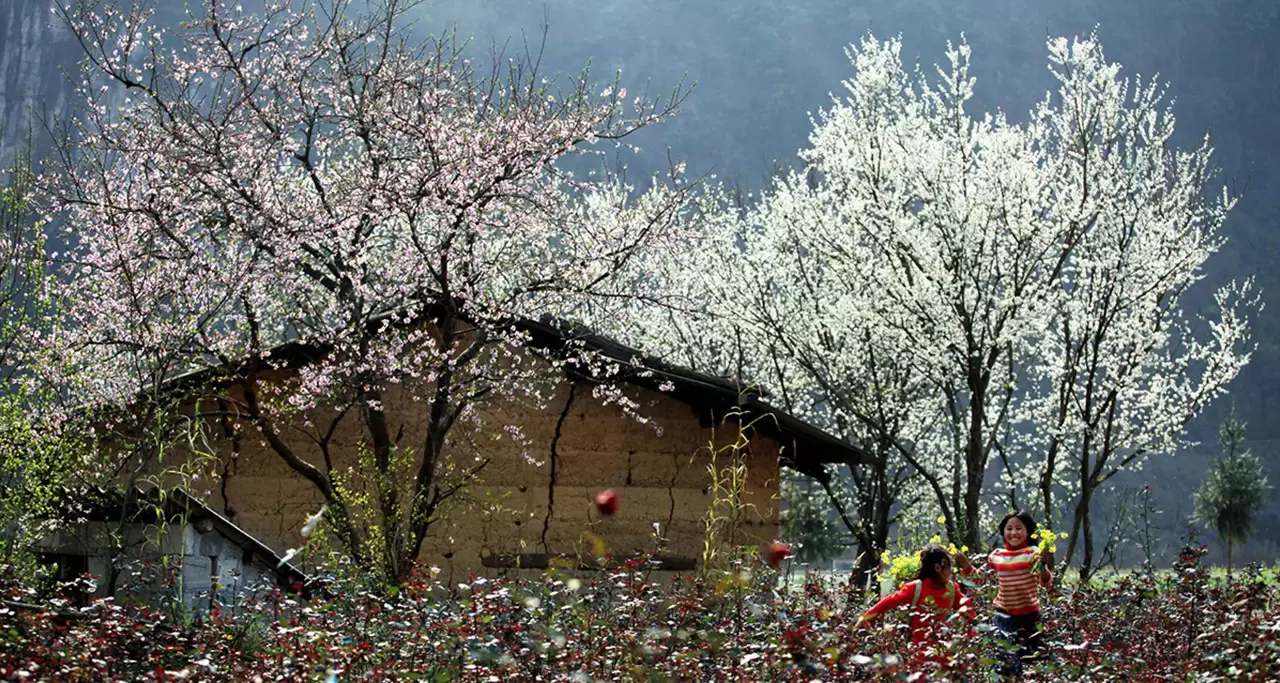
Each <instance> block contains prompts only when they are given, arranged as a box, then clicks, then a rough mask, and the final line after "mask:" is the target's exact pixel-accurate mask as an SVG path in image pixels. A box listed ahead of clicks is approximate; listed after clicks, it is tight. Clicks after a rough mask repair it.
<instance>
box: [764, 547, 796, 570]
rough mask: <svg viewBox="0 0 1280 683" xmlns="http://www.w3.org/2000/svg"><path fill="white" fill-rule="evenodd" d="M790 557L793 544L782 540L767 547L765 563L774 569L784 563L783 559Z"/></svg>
mask: <svg viewBox="0 0 1280 683" xmlns="http://www.w3.org/2000/svg"><path fill="white" fill-rule="evenodd" d="M788 557H791V546H790V545H788V544H786V543H783V542H782V541H774V542H773V543H770V544H769V547H768V548H765V551H764V561H765V564H768V565H769V566H770V567H773V568H774V569H777V568H778V565H780V564H782V561H783V560H785V559H787V558H788Z"/></svg>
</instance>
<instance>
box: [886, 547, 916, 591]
mask: <svg viewBox="0 0 1280 683" xmlns="http://www.w3.org/2000/svg"><path fill="white" fill-rule="evenodd" d="M880 566H881V567H882V568H883V569H884V571H883V573H881V574H880V576H879V577H878V578H879V579H880V580H881V581H888V580H890V579H892V580H893V585H894V586H895V587H896V586H901V585H902V584H904V583H906V582H908V581H910V580H912V579H914V578H916V574H918V573H919V572H920V555H919V553H914V552H910V551H908V552H904V553H903V554H901V555H894V554H893V553H891V552H889V551H888V550H885V551H884V552H883V553H880Z"/></svg>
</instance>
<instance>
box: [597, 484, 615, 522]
mask: <svg viewBox="0 0 1280 683" xmlns="http://www.w3.org/2000/svg"><path fill="white" fill-rule="evenodd" d="M596 509H597V510H599V511H600V514H602V515H604V516H605V517H610V516H612V515H613V513H615V512H617V511H618V494H616V493H614V492H613V489H605V490H603V491H601V492H600V493H597V494H596Z"/></svg>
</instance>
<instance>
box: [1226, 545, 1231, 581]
mask: <svg viewBox="0 0 1280 683" xmlns="http://www.w3.org/2000/svg"><path fill="white" fill-rule="evenodd" d="M1227 583H1231V537H1230V536H1228V537H1227Z"/></svg>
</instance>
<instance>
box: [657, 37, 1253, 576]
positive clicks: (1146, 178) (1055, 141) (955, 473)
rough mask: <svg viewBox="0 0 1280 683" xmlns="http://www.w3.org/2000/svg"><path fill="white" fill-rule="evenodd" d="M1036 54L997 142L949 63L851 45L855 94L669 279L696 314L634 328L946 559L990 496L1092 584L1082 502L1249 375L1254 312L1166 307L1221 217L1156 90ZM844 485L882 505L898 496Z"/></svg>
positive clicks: (1224, 302) (1061, 48) (820, 121)
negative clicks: (935, 516)
mask: <svg viewBox="0 0 1280 683" xmlns="http://www.w3.org/2000/svg"><path fill="white" fill-rule="evenodd" d="M1048 48H1049V57H1050V67H1051V72H1052V73H1053V75H1054V76H1055V78H1056V79H1057V82H1058V87H1057V90H1056V91H1054V92H1052V93H1049V94H1048V95H1047V96H1046V97H1045V99H1044V100H1043V101H1042V102H1040V103H1039V104H1038V105H1037V106H1036V107H1035V108H1033V109H1032V111H1031V112H1030V115H1029V117H1028V119H1027V120H1026V121H1025V122H1024V123H1014V122H1011V121H1010V120H1008V119H1007V118H1006V116H1005V115H1004V114H1002V113H996V114H989V115H986V116H983V117H981V118H975V117H973V116H971V115H970V114H969V112H968V111H967V110H966V106H967V104H968V103H969V101H970V99H971V97H972V95H973V92H974V90H973V89H974V84H975V79H974V78H973V77H972V76H971V75H970V72H969V58H970V48H969V47H968V45H966V44H963V43H962V44H960V45H959V46H949V48H948V50H947V57H948V61H949V63H948V65H947V66H945V67H942V68H939V69H938V70H937V77H936V78H931V77H929V76H928V75H926V74H925V73H924V72H923V71H921V70H919V69H916V70H912V69H909V68H907V67H905V66H904V65H903V63H902V59H901V42H900V40H898V39H892V40H888V41H879V40H877V39H875V38H874V37H873V36H867V37H866V38H864V39H863V40H862V41H861V42H860V43H859V44H857V45H855V46H852V47H850V48H849V52H848V54H849V58H850V60H851V62H852V64H853V67H854V75H853V77H852V78H850V79H849V80H848V81H846V82H845V83H844V85H845V89H846V93H845V96H844V97H839V98H834V101H833V103H832V106H831V107H830V108H829V109H827V110H825V111H822V112H821V113H820V114H819V115H817V116H816V117H815V118H814V129H813V133H812V134H811V136H810V143H811V145H810V147H809V148H807V149H805V150H803V151H802V152H801V155H800V161H801V164H800V167H799V168H797V169H795V170H792V171H790V172H787V173H784V174H782V175H781V176H780V177H778V178H776V179H775V181H774V182H773V184H772V185H771V186H770V187H769V188H767V189H766V191H765V192H764V193H763V194H762V196H760V197H759V198H758V201H754V202H748V203H747V206H746V207H745V208H743V209H737V208H734V207H733V206H732V203H731V202H724V203H723V206H722V211H721V212H720V213H718V214H713V215H712V216H711V217H710V218H708V219H707V220H706V221H705V223H706V225H707V226H709V229H708V237H707V239H708V240H709V242H710V244H709V245H707V246H705V247H704V248H702V249H696V250H695V249H690V250H687V251H688V252H689V253H691V254H694V255H695V257H694V258H692V259H691V260H690V262H689V263H688V264H687V265H686V266H683V272H680V269H679V268H675V267H674V266H673V270H672V271H671V274H670V275H669V277H670V278H671V279H672V281H673V282H676V283H678V284H675V285H673V286H672V291H684V292H685V293H686V295H687V296H688V297H689V300H691V301H698V302H701V303H702V315H701V316H693V317H690V316H679V317H677V316H670V315H666V314H664V313H662V312H658V313H654V314H646V315H649V316H650V317H646V318H643V319H644V320H645V322H644V324H643V325H642V327H643V328H645V329H646V330H662V332H660V333H657V334H651V335H650V336H651V343H652V344H653V345H654V346H655V347H656V348H660V349H668V350H669V352H671V353H675V354H683V355H684V356H685V357H687V358H689V359H693V360H699V359H701V362H703V363H706V364H708V365H711V366H717V365H718V366H719V367H721V368H723V369H724V370H725V371H740V372H741V374H742V376H744V377H746V378H748V379H749V380H751V381H760V382H762V383H764V384H765V385H766V387H767V388H772V389H774V390H775V393H774V400H776V401H781V402H783V403H785V404H786V405H787V406H788V407H789V408H791V409H793V410H795V411H797V412H798V413H800V414H802V415H804V416H805V417H807V418H809V419H811V420H814V421H815V422H817V423H819V424H822V425H824V426H825V427H827V428H828V429H831V430H832V431H834V432H836V433H839V434H842V435H845V436H847V437H849V438H851V439H857V440H860V441H862V442H864V443H868V444H873V445H875V444H878V445H879V446H880V448H879V449H878V451H877V452H879V453H882V454H883V457H884V458H886V463H887V466H886V469H885V472H886V473H888V474H893V473H896V472H899V471H900V470H899V467H901V466H904V465H905V466H909V467H910V469H911V470H912V471H913V472H914V474H913V475H912V476H913V477H915V479H916V482H917V484H916V485H917V486H919V487H921V488H922V489H923V491H925V492H926V494H928V495H931V496H932V498H933V499H934V500H935V501H936V503H937V505H938V506H939V507H940V508H941V510H942V512H943V514H944V516H945V522H946V524H947V528H948V533H949V535H950V536H951V538H952V540H953V542H956V543H958V544H959V543H963V544H966V545H969V546H972V547H980V545H981V544H980V540H981V538H982V537H983V536H984V534H982V533H981V532H980V528H981V526H980V525H981V522H982V519H983V513H984V509H985V508H986V506H988V505H990V504H991V503H992V502H993V501H994V500H998V501H1001V502H1000V503H999V504H1000V505H1001V506H1003V505H1005V504H1012V505H1018V506H1030V507H1038V508H1039V509H1040V510H1041V511H1042V512H1043V513H1044V514H1046V516H1047V517H1048V518H1049V519H1050V520H1055V519H1057V518H1059V517H1060V516H1065V517H1067V518H1068V519H1070V520H1071V526H1072V528H1073V530H1074V531H1078V532H1080V533H1079V534H1078V535H1077V534H1072V535H1071V540H1070V547H1069V549H1068V551H1067V553H1068V556H1069V557H1070V556H1071V555H1072V554H1073V553H1074V552H1075V548H1076V539H1077V538H1082V542H1083V544H1084V545H1083V548H1084V558H1083V562H1082V564H1083V567H1084V569H1085V570H1086V573H1087V571H1088V569H1089V567H1090V566H1091V552H1092V532H1091V530H1090V518H1089V511H1090V506H1091V504H1092V502H1093V499H1094V498H1093V497H1094V494H1095V492H1096V491H1097V489H1098V487H1099V486H1100V485H1101V484H1102V483H1103V482H1105V481H1106V480H1107V478H1108V477H1110V476H1111V475H1113V474H1115V473H1116V472H1118V471H1120V470H1123V469H1125V468H1130V467H1134V466H1136V465H1138V464H1140V463H1141V462H1142V460H1143V458H1144V457H1146V456H1147V455H1150V454H1156V453H1164V454H1169V453H1172V452H1173V451H1175V450H1176V449H1177V448H1178V447H1179V446H1181V445H1182V444H1183V443H1184V440H1185V425H1186V423H1187V422H1188V420H1190V419H1191V418H1192V417H1194V416H1195V415H1196V414H1198V413H1199V412H1200V411H1201V410H1202V409H1203V408H1204V406H1205V405H1206V403H1208V402H1209V401H1211V400H1212V399H1213V398H1214V397H1216V396H1218V395H1219V394H1221V392H1222V391H1223V390H1224V388H1225V386H1226V385H1227V383H1228V382H1230V380H1231V379H1232V378H1234V377H1235V376H1236V374H1237V373H1238V372H1239V370H1240V368H1241V367H1242V366H1243V365H1244V363H1246V362H1247V360H1248V357H1249V344H1248V324H1247V319H1248V316H1249V314H1250V313H1251V312H1252V311H1253V310H1255V309H1256V307H1257V305H1258V301H1257V299H1256V297H1255V295H1253V294H1252V293H1251V291H1250V282H1249V281H1247V280H1246V281H1243V282H1240V283H1232V284H1229V285H1227V286H1224V287H1223V288H1222V289H1220V290H1219V291H1217V292H1216V294H1215V296H1214V299H1213V300H1214V301H1215V302H1216V304H1217V316H1216V318H1214V319H1213V320H1211V321H1208V323H1207V325H1198V324H1197V321H1196V320H1193V319H1189V318H1188V317H1187V316H1185V315H1184V314H1183V311H1182V307H1183V304H1184V295H1185V294H1186V292H1187V290H1188V288H1190V287H1191V285H1193V284H1194V283H1195V282H1197V281H1198V280H1200V279H1201V278H1202V276H1203V267H1204V264H1205V262H1206V260H1207V259H1208V258H1209V257H1210V256H1212V255H1213V253H1215V252H1216V250H1217V249H1218V248H1219V246H1220V245H1221V243H1222V239H1223V237H1222V233H1221V228H1222V226H1223V223H1224V221H1225V219H1226V217H1227V213H1228V211H1229V210H1230V208H1231V207H1232V205H1233V203H1234V200H1233V199H1232V198H1231V197H1229V196H1228V195H1226V194H1225V191H1224V192H1223V193H1221V194H1217V195H1214V194H1213V193H1211V192H1209V190H1210V184H1211V183H1212V180H1213V176H1214V174H1213V170H1212V167H1211V165H1210V156H1211V148H1210V147H1209V145H1208V142H1207V141H1205V142H1203V143H1202V144H1201V145H1199V146H1198V147H1195V148H1193V149H1190V150H1176V149H1174V148H1173V146H1172V145H1171V143H1170V139H1171V135H1172V133H1173V124H1174V119H1173V116H1172V114H1171V113H1170V111H1169V110H1168V108H1167V107H1166V106H1165V105H1164V104H1163V103H1162V97H1163V90H1162V89H1161V88H1160V87H1158V86H1157V85H1153V84H1150V83H1146V82H1143V81H1141V80H1137V79H1135V80H1133V81H1128V80H1125V79H1122V78H1120V76H1119V67H1118V66H1117V65H1115V64H1113V63H1110V62H1108V61H1106V59H1105V57H1104V55H1103V52H1102V47H1101V45H1100V44H1099V43H1098V42H1097V40H1096V39H1095V38H1092V37H1091V38H1088V39H1076V40H1074V41H1068V40H1066V39H1054V40H1051V41H1049V43H1048ZM709 274H714V275H709ZM653 316H656V317H653ZM1206 328H1207V329H1206ZM637 333H638V331H637ZM707 339H712V340H715V341H714V342H712V343H711V344H708V343H707V342H706V341H704V340H707ZM677 357H679V355H678V356H677ZM893 463H897V464H893ZM997 473H999V474H1000V475H1001V476H1002V478H1003V481H1004V484H1003V485H1002V486H1001V489H1000V491H999V492H996V491H992V490H991V489H990V488H989V485H990V483H991V482H992V481H994V480H995V478H996V476H997ZM864 476H865V473H864ZM893 476H895V477H896V476H897V475H896V474H894V475H893ZM878 481H885V482H897V481H898V480H897V479H891V480H887V479H884V478H883V477H881V478H880V479H879V480H878ZM853 483H854V484H855V485H854V486H853V487H852V493H853V495H854V496H855V497H861V498H863V499H865V500H866V501H868V502H870V501H872V500H875V499H876V498H877V497H885V498H886V500H884V501H882V504H883V505H884V506H885V508H886V509H890V508H893V506H895V505H899V504H900V503H901V501H899V500H897V497H898V496H900V495H902V494H904V493H908V492H910V491H911V486H910V485H909V484H907V483H905V482H903V483H892V484H891V485H890V486H885V485H882V484H877V486H868V485H867V484H866V483H863V482H860V481H854V482H853ZM1006 485H1007V486H1006ZM917 490H919V489H917ZM1028 494H1031V495H1030V496H1029V495H1028ZM984 495H986V496H987V497H986V498H985V499H984ZM1006 501H1007V503H1006ZM1064 503H1067V504H1070V505H1073V506H1074V509H1073V510H1072V511H1071V512H1070V513H1069V514H1064V513H1063V511H1062V509H1061V508H1062V507H1063V504H1064ZM930 517H932V516H931V515H930ZM888 518H889V515H888V514H885V515H882V519H888ZM864 521H866V520H864ZM880 524H883V521H881V522H880Z"/></svg>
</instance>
